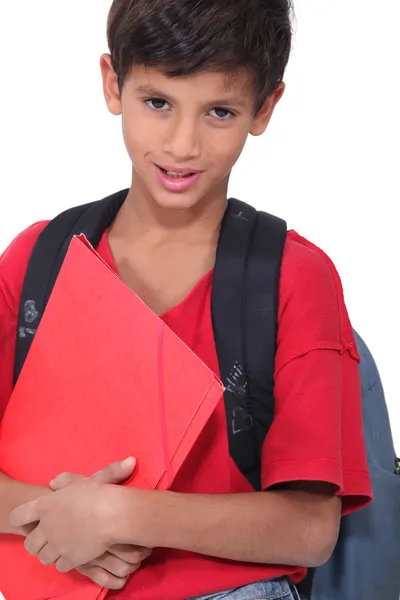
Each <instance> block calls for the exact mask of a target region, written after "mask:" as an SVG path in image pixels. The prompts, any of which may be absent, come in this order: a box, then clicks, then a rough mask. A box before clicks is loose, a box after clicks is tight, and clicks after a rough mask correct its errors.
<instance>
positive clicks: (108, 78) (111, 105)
mask: <svg viewBox="0 0 400 600" xmlns="http://www.w3.org/2000/svg"><path fill="white" fill-rule="evenodd" d="M100 68H101V76H102V78H103V92H104V98H105V99H106V103H107V106H108V110H109V111H110V113H112V114H113V115H120V114H121V113H122V108H121V94H120V91H119V87H118V77H117V74H116V73H115V71H114V68H113V66H112V62H111V56H110V55H109V54H103V56H102V57H101V59H100Z"/></svg>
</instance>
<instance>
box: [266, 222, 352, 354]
mask: <svg viewBox="0 0 400 600" xmlns="http://www.w3.org/2000/svg"><path fill="white" fill-rule="evenodd" d="M278 325H279V327H278V343H280V344H281V346H282V349H284V354H285V356H288V355H289V354H290V355H292V356H293V354H296V353H297V354H298V355H301V354H302V353H304V352H308V351H311V350H314V349H317V348H320V349H324V348H325V349H332V350H339V351H342V352H343V351H349V352H350V354H351V355H352V356H353V357H354V358H358V354H357V350H356V345H355V340H354V334H353V330H352V327H351V324H350V320H349V317H348V313H347V309H346V304H345V300H344V295H343V288H342V283H341V280H340V277H339V274H338V272H337V269H336V267H335V265H334V264H333V262H332V260H331V259H330V258H329V256H327V254H326V253H325V252H324V251H323V250H321V249H320V248H318V247H317V246H316V245H315V244H313V243H312V242H310V241H308V240H307V239H305V238H304V237H302V236H300V235H299V234H298V233H296V232H295V231H290V232H288V235H287V240H286V244H285V248H284V253H283V258H282V267H281V279H280V294H279V314H278Z"/></svg>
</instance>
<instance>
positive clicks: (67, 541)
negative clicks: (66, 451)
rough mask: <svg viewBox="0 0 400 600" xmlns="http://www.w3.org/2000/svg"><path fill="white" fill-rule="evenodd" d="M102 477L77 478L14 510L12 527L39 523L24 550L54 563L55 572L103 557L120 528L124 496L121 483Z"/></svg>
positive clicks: (122, 522)
mask: <svg viewBox="0 0 400 600" xmlns="http://www.w3.org/2000/svg"><path fill="white" fill-rule="evenodd" d="M133 468H134V462H133V463H131V470H132V469H133ZM101 479H102V476H101V475H100V474H97V475H96V476H94V477H92V478H84V477H79V478H77V479H76V480H75V481H74V482H73V483H70V484H69V485H67V486H66V487H64V488H61V489H58V490H57V491H55V492H54V493H53V494H51V495H49V496H46V497H43V498H40V499H38V500H35V501H33V502H30V503H28V504H25V505H23V506H20V507H18V508H17V509H15V510H14V511H13V513H12V514H11V519H10V520H11V524H12V525H13V526H17V527H18V526H24V525H27V524H29V523H33V522H39V525H38V526H37V527H36V529H35V530H34V531H33V532H32V533H31V534H30V535H28V537H27V538H26V541H25V547H26V549H27V551H28V552H30V553H31V554H36V555H38V556H39V559H40V560H41V562H43V564H46V565H47V564H53V563H56V567H57V569H58V570H59V571H60V572H67V571H70V570H72V569H74V568H77V567H81V566H82V565H87V564H88V563H90V562H91V561H93V560H94V559H95V558H96V557H102V556H103V555H104V554H105V553H106V552H107V551H108V550H109V549H110V547H111V546H112V545H114V544H115V543H117V542H118V539H117V538H116V537H115V535H116V532H117V531H122V530H123V529H124V509H125V507H126V505H125V504H124V501H123V498H124V497H125V496H124V493H123V491H122V490H121V488H120V487H118V486H116V485H110V484H104V483H102V481H101ZM55 483H57V482H55ZM53 485H54V483H53ZM121 492H122V493H121ZM132 497H134V496H133V495H132ZM131 508H132V506H131ZM133 510H134V509H133Z"/></svg>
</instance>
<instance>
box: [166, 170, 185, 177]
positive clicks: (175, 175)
mask: <svg viewBox="0 0 400 600" xmlns="http://www.w3.org/2000/svg"><path fill="white" fill-rule="evenodd" d="M188 174H189V173H175V172H174V171H167V175H168V176H169V177H185V176H186V175H188Z"/></svg>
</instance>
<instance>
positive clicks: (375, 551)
mask: <svg viewBox="0 0 400 600" xmlns="http://www.w3.org/2000/svg"><path fill="white" fill-rule="evenodd" d="M355 337H356V342H357V347H358V351H359V354H360V356H361V363H360V376H361V386H362V409H363V422H364V436H365V444H366V449H367V456H368V467H369V471H370V475H371V481H372V487H373V491H374V497H375V498H374V501H373V502H372V503H371V504H370V505H369V506H367V507H366V508H364V509H362V510H360V511H358V512H356V513H354V514H351V515H348V516H345V517H343V519H342V525H341V532H340V537H339V541H338V544H337V546H336V549H335V551H334V553H333V555H332V557H331V558H330V560H329V561H328V562H327V563H326V564H325V565H324V566H322V567H320V568H318V569H317V571H316V574H315V578H314V583H313V592H312V600H355V599H356V598H362V600H399V598H400V476H399V475H400V468H399V462H398V460H397V459H396V458H395V450H394V445H393V438H392V433H391V429H390V422H389V415H388V411H387V407H386V402H385V395H384V391H383V387H382V382H381V379H380V376H379V372H378V369H377V366H376V364H375V361H374V359H373V357H372V355H371V352H370V351H369V349H368V347H367V346H366V344H365V342H364V341H363V340H362V339H361V337H360V336H359V335H358V334H357V333H355Z"/></svg>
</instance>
